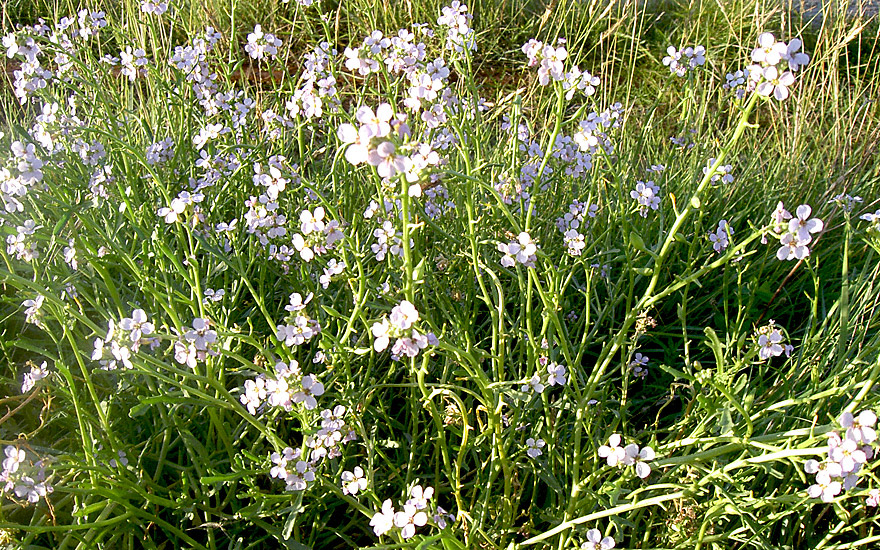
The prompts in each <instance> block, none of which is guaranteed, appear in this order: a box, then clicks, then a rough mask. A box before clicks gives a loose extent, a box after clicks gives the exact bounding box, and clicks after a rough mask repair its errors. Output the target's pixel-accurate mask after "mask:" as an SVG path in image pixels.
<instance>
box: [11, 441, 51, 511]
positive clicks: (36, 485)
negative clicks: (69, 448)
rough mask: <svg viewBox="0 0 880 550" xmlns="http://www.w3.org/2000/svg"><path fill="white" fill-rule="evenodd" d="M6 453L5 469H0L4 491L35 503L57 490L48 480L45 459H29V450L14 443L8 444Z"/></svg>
mask: <svg viewBox="0 0 880 550" xmlns="http://www.w3.org/2000/svg"><path fill="white" fill-rule="evenodd" d="M4 455H5V458H4V459H3V470H2V471H0V484H2V492H3V493H9V494H10V495H15V496H16V497H17V498H20V499H26V500H27V501H28V502H30V503H32V504H33V503H35V502H37V501H39V500H40V499H41V498H45V497H46V496H47V495H48V494H50V493H52V492H53V491H54V490H55V489H54V488H53V487H52V485H51V484H50V483H49V482H48V481H47V480H46V465H45V463H44V461H43V460H38V461H37V462H33V461H31V460H28V454H27V452H26V451H25V450H24V449H22V448H21V447H16V446H14V445H7V446H6V448H5V449H4Z"/></svg>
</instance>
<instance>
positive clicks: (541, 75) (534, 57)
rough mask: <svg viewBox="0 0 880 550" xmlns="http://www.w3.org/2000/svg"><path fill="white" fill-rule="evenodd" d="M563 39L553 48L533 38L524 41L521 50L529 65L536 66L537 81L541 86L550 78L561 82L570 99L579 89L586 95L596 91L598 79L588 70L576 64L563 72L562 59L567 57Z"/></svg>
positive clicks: (567, 97)
mask: <svg viewBox="0 0 880 550" xmlns="http://www.w3.org/2000/svg"><path fill="white" fill-rule="evenodd" d="M564 44H565V41H564V40H560V41H559V46H558V47H556V48H554V47H553V46H551V45H549V44H544V43H543V42H540V41H538V40H535V39H534V38H533V39H531V40H529V41H528V42H526V43H525V44H524V45H523V47H522V52H523V53H524V54H525V55H526V57H527V58H528V60H529V67H534V66H536V65H537V66H538V82H539V83H540V84H541V86H547V85H548V84H550V82H551V80H552V81H556V82H562V87H563V89H564V90H565V98H566V99H568V100H571V99H572V98H573V97H574V94H575V92H577V91H580V92H581V93H583V94H584V95H586V96H591V95H593V94H595V93H596V86H598V85H599V79H598V78H597V77H595V76H593V75H591V74H590V73H588V72H581V70H580V69H579V68H578V66H577V65H575V66H574V67H572V69H571V70H570V71H568V72H565V65H564V63H563V62H564V61H565V60H566V59H567V58H568V52H567V51H566V49H565V45H564Z"/></svg>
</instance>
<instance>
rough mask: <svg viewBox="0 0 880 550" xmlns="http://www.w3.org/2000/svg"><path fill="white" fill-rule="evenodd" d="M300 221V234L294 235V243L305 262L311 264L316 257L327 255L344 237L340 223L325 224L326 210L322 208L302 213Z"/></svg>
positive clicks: (333, 221)
mask: <svg viewBox="0 0 880 550" xmlns="http://www.w3.org/2000/svg"><path fill="white" fill-rule="evenodd" d="M299 221H300V233H294V235H293V240H292V242H293V247H294V248H295V249H296V251H297V252H299V256H300V258H302V259H303V261H304V262H310V261H311V260H312V258H314V257H315V255H319V256H320V255H323V254H326V253H327V251H328V250H331V249H332V248H333V247H334V244H335V243H336V241H339V240H340V239H342V238H343V237H344V235H343V233H342V231H341V230H340V229H339V222H338V221H336V220H330V221H328V222H324V208H323V207H321V206H318V207H317V208H315V209H314V211H311V210H303V211H302V212H300V214H299Z"/></svg>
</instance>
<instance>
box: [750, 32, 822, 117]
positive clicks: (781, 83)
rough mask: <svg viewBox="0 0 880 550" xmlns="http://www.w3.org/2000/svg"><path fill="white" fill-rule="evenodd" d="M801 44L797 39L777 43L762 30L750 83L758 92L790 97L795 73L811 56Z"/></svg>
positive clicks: (753, 60) (765, 94) (784, 97)
mask: <svg viewBox="0 0 880 550" xmlns="http://www.w3.org/2000/svg"><path fill="white" fill-rule="evenodd" d="M802 44H803V43H802V42H801V41H800V39H798V38H795V39H793V40H792V41H791V42H790V43H789V44H786V43H785V42H777V41H776V39H775V38H774V37H773V35H772V34H770V33H769V32H765V33H762V34H761V35H760V36H759V37H758V47H757V48H755V49H754V50H752V62H753V64H752V65H749V68H748V71H749V86H750V87H751V86H754V87H755V91H756V92H757V93H758V95H762V96H765V97H770V96H773V97H775V98H776V99H778V100H779V101H784V100H786V99H788V96H789V91H788V88H789V87H790V86H791V85H793V84H794V73H795V72H797V71H798V70H799V69H801V68H803V67H804V65H806V64H807V63H809V62H810V56H808V55H807V54H805V53H803V52H799V51H798V50H800V49H801V45H802Z"/></svg>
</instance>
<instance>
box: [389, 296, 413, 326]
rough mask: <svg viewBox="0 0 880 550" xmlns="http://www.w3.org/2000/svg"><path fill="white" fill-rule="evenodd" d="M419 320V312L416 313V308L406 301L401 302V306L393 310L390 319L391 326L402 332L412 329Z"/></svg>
mask: <svg viewBox="0 0 880 550" xmlns="http://www.w3.org/2000/svg"><path fill="white" fill-rule="evenodd" d="M418 320H419V312H418V311H416V308H415V306H414V305H412V304H411V303H410V302H409V301H407V300H404V301H402V302H400V304H398V305H396V306H394V309H392V310H391V315H390V317H389V321H391V325H392V326H394V327H396V328H398V329H400V330H409V329H410V328H412V326H413V323H415V322H416V321H418Z"/></svg>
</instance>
